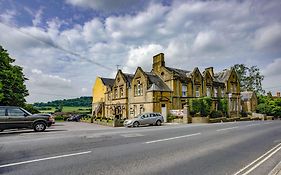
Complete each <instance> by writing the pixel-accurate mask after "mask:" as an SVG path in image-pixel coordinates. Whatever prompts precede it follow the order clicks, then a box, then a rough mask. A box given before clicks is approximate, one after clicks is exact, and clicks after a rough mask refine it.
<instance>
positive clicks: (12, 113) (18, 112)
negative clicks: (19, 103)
mask: <svg viewBox="0 0 281 175" xmlns="http://www.w3.org/2000/svg"><path fill="white" fill-rule="evenodd" d="M24 114H25V113H24V112H23V111H22V110H20V109H19V108H12V109H8V115H9V116H24Z"/></svg>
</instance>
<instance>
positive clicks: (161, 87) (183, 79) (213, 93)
mask: <svg viewBox="0 0 281 175" xmlns="http://www.w3.org/2000/svg"><path fill="white" fill-rule="evenodd" d="M95 86H98V84H97V85H96V84H95V85H94V87H93V89H95ZM105 86H106V85H105ZM106 89H107V90H106V92H105V91H104V90H101V91H100V92H97V91H95V93H93V99H95V98H96V97H97V98H100V96H103V99H104V108H101V109H103V110H104V111H103V112H100V113H102V114H104V116H106V117H112V118H113V117H117V118H133V117H134V116H136V115H138V114H140V113H144V112H159V113H162V114H163V116H164V117H165V118H166V117H167V115H168V113H169V110H172V109H183V106H184V105H185V104H186V103H187V102H188V99H190V98H199V97H206V96H208V97H210V98H212V101H213V109H214V110H216V108H217V101H218V99H219V98H227V99H228V100H229V115H230V116H235V115H237V114H238V113H239V112H240V82H239V80H238V76H237V74H236V72H235V71H234V69H225V70H223V71H222V72H218V73H215V72H214V70H213V68H212V67H209V68H206V69H205V70H204V71H203V73H201V72H200V70H199V69H198V68H197V67H195V68H194V69H193V70H192V71H188V70H182V69H177V68H171V67H167V66H166V65H165V59H164V54H163V53H160V54H158V55H155V56H154V57H153V60H152V70H151V71H150V72H145V71H143V70H142V68H141V67H138V68H137V69H136V71H135V73H134V74H125V73H123V72H122V71H121V70H118V72H117V75H116V77H115V79H114V83H113V84H112V85H108V86H107V88H106ZM96 93H97V94H96ZM94 106H97V105H95V104H94V103H93V111H95V108H94ZM93 114H95V113H94V112H93ZM165 120H166V119H165Z"/></svg>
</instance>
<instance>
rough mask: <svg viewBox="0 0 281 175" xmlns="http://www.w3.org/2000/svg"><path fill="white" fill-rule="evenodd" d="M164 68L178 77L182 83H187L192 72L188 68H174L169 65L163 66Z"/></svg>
mask: <svg viewBox="0 0 281 175" xmlns="http://www.w3.org/2000/svg"><path fill="white" fill-rule="evenodd" d="M165 68H166V69H168V70H169V71H171V72H173V73H174V74H175V75H176V76H177V77H178V78H179V79H180V81H181V82H184V83H187V81H188V79H189V78H190V76H191V73H192V72H191V71H188V70H182V69H176V68H171V67H165Z"/></svg>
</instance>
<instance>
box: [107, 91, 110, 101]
mask: <svg viewBox="0 0 281 175" xmlns="http://www.w3.org/2000/svg"><path fill="white" fill-rule="evenodd" d="M107 99H108V100H110V92H108V94H107Z"/></svg>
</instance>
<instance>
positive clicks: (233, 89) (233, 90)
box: [231, 84, 236, 93]
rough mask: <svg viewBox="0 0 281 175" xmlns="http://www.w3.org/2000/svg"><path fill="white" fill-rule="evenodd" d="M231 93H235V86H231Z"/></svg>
mask: <svg viewBox="0 0 281 175" xmlns="http://www.w3.org/2000/svg"><path fill="white" fill-rule="evenodd" d="M231 92H232V93H236V85H235V84H231Z"/></svg>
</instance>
